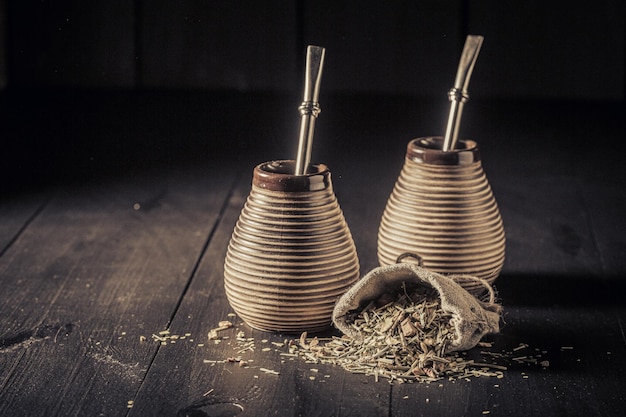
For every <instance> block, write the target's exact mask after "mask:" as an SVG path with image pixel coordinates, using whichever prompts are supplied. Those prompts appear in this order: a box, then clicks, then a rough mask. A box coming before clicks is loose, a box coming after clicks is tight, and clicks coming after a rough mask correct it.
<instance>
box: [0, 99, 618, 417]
mask: <svg viewBox="0 0 626 417" xmlns="http://www.w3.org/2000/svg"><path fill="white" fill-rule="evenodd" d="M298 104H299V103H298V100H297V97H296V96H295V95H294V97H290V96H272V95H269V94H244V93H216V94H208V93H206V94H205V93H202V94H198V93H191V92H178V93H142V94H139V93H132V94H131V93H124V92H108V93H107V92H87V93H86V92H63V91H53V92H47V93H42V94H35V93H32V92H30V93H24V94H5V95H4V96H3V97H2V110H3V116H2V119H1V120H0V121H1V122H2V126H3V127H2V129H3V132H2V148H3V155H2V170H1V171H0V173H1V174H2V176H3V180H2V182H0V184H1V186H2V187H3V190H2V194H1V200H0V288H1V289H0V415H3V416H4V415H6V416H36V415H42V416H56V415H58V416H70V415H76V416H110V415H111V416H119V415H130V416H135V415H140V416H143V415H171V416H231V415H239V416H269V415H277V416H352V415H353V416H360V417H362V416H409V415H410V416H438V415H455V416H482V415H490V416H513V415H515V416H518V415H525V416H538V415H541V416H557V415H559V416H562V415H570V416H573V415H580V416H623V415H625V413H626V394H625V392H626V390H625V388H626V378H625V377H624V371H625V370H626V339H625V332H624V326H625V323H626V302H624V297H625V296H626V292H625V289H626V281H625V280H624V273H625V272H626V262H625V261H624V253H625V252H626V235H625V232H626V220H625V216H624V213H625V212H626V191H625V188H624V179H625V178H626V176H625V174H624V169H623V157H622V154H621V153H620V151H618V150H617V147H618V144H619V143H620V142H621V141H623V140H624V138H626V135H625V133H626V132H625V128H624V125H623V124H622V123H621V119H622V118H623V114H625V113H624V104H623V103H568V102H548V103H546V102H541V103H537V102H532V101H529V102H521V103H520V102H517V103H514V102H506V101H488V100H477V101H476V102H471V105H468V107H467V110H466V113H465V116H464V117H465V119H464V124H463V128H462V136H465V135H467V136H469V137H472V138H473V139H475V140H477V141H478V142H479V145H480V146H481V149H482V155H483V161H484V167H485V171H486V173H487V177H488V178H489V180H490V183H491V185H492V188H493V191H494V194H495V197H496V199H497V201H498V203H499V206H500V210H501V212H502V216H503V220H504V224H505V229H506V232H507V258H506V262H505V266H504V270H503V271H502V274H501V276H500V277H499V278H498V280H497V281H496V288H497V291H498V295H499V300H500V302H501V303H502V305H503V307H504V316H503V323H502V330H501V333H500V334H498V335H493V336H488V340H489V341H490V342H493V346H492V348H490V349H489V350H490V351H492V352H498V353H503V354H504V357H503V359H502V364H503V365H505V366H506V367H507V370H506V371H504V373H503V377H502V378H495V377H480V378H471V379H467V380H466V379H459V380H452V381H450V380H447V379H446V380H441V381H437V382H432V383H429V384H426V383H415V384H397V383H394V384H390V383H388V382H387V381H386V380H382V379H381V380H379V381H376V380H375V378H374V377H371V376H365V375H359V374H352V373H348V372H346V371H344V370H343V369H341V368H339V367H336V366H332V365H326V364H314V363H308V362H306V361H305V360H303V359H301V358H294V357H291V356H288V355H285V353H287V352H288V349H287V348H286V347H285V346H281V344H282V343H283V342H284V341H285V340H290V339H294V338H296V337H297V335H285V334H275V333H263V332H260V331H256V330H252V329H250V328H249V327H247V326H246V325H245V324H243V323H241V320H239V319H238V318H236V317H233V316H232V313H233V311H232V310H231V308H230V307H229V305H228V302H227V300H226V297H225V294H224V286H223V260H224V256H225V252H226V247H227V244H228V241H229V239H230V235H231V233H232V230H233V227H234V225H235V222H236V221H237V218H238V216H239V212H240V210H241V208H242V205H243V203H244V201H245V198H246V196H247V195H248V193H249V191H250V181H251V176H252V168H253V166H254V165H255V164H256V163H260V162H264V161H267V160H271V159H282V158H290V157H293V155H294V150H295V140H296V132H297V123H298V119H297V117H298V114H297V106H298ZM446 112H447V103H446V102H445V97H444V100H442V101H437V100H418V99H412V98H409V97H375V96H356V97H355V96H336V97H322V114H321V115H320V118H319V120H318V123H317V128H316V139H315V142H314V155H313V159H314V160H316V161H320V162H325V163H327V164H328V165H329V166H330V168H331V171H332V172H333V185H334V188H335V192H336V194H337V198H338V199H339V203H340V205H341V207H342V209H343V211H344V215H345V217H346V219H347V222H348V225H349V227H350V229H351V231H352V234H353V237H354V240H355V243H356V246H357V251H358V254H359V259H360V263H361V273H362V274H364V273H365V272H367V271H369V270H371V269H372V268H374V267H376V266H377V261H376V234H377V229H378V223H379V221H380V216H381V214H382V210H383V208H384V205H385V202H386V199H387V197H388V195H389V193H390V192H391V189H392V187H393V183H394V181H395V178H396V177H397V175H398V174H399V170H400V168H401V167H402V163H403V158H404V151H405V146H406V143H407V142H408V141H409V140H410V139H412V138H413V137H417V136H427V135H432V134H438V133H439V132H440V131H441V129H442V128H443V123H444V122H445V113H446ZM221 320H231V321H233V322H234V324H235V326H234V327H233V328H232V329H229V330H226V331H223V332H221V333H220V335H221V336H227V338H224V339H222V340H221V341H220V342H219V343H217V342H215V341H214V340H208V338H207V333H208V332H209V330H211V329H212V328H214V327H216V326H217V323H218V322H219V321H221ZM165 332H169V333H165ZM239 332H242V333H240V334H239V336H240V337H243V338H245V339H246V342H247V343H248V345H247V347H242V342H241V341H239V342H238V341H237V340H236V339H237V334H238V333H239ZM329 333H330V334H336V332H335V333H333V331H330V332H329ZM155 336H158V337H155ZM248 339H249V340H248ZM481 350H484V349H482V348H477V349H476V350H475V351H474V352H470V353H469V354H470V355H471V354H473V355H481V353H480V351H481ZM236 356H241V357H242V358H243V359H244V360H246V361H248V363H249V366H247V367H242V366H239V365H238V364H237V363H233V362H229V361H228V360H227V359H228V358H231V357H236ZM522 357H526V358H527V359H530V360H524V359H520V358H522ZM546 361H547V362H546ZM263 369H268V370H272V371H276V373H278V374H275V373H268V372H264V371H263Z"/></svg>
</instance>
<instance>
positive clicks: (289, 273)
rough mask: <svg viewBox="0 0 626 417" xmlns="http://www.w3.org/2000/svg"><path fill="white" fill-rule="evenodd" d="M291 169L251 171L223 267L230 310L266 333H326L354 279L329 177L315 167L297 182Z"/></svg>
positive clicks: (353, 261)
mask: <svg viewBox="0 0 626 417" xmlns="http://www.w3.org/2000/svg"><path fill="white" fill-rule="evenodd" d="M294 166H295V165H294V161H272V162H267V163H264V164H260V165H258V166H257V167H255V169H254V174H253V181H252V190H251V192H250V194H249V196H248V198H247V201H246V203H245V206H244V208H243V209H242V211H241V214H240V217H239V220H238V222H237V224H236V226H235V229H234V231H233V234H232V237H231V240H230V243H229V246H228V250H227V254H226V260H225V263H224V284H225V290H226V296H227V298H228V301H229V303H230V305H231V307H232V308H233V309H234V310H235V312H236V313H237V314H238V315H239V317H241V318H242V319H243V320H244V321H245V322H246V323H247V324H248V325H249V326H251V327H253V328H256V329H260V330H264V331H278V332H286V333H295V332H302V331H309V332H316V331H321V330H324V329H326V328H328V327H329V326H330V323H331V314H332V310H333V307H334V305H335V302H336V300H337V299H338V298H339V297H340V296H341V295H342V294H343V293H344V292H345V291H346V290H347V288H348V287H350V286H351V285H352V284H353V283H354V282H355V281H356V280H357V279H358V278H359V261H358V257H357V252H356V248H355V245H354V241H353V240H352V235H351V233H350V230H349V229H348V226H347V224H346V222H345V219H344V216H343V212H342V211H341V209H340V207H339V204H338V202H337V199H336V197H335V194H334V192H333V188H332V184H331V178H330V171H329V170H328V168H327V167H326V166H325V165H322V164H320V165H312V168H311V170H310V171H309V172H310V173H307V174H305V175H299V176H296V175H293V174H292V173H293V172H294ZM311 171H312V172H311Z"/></svg>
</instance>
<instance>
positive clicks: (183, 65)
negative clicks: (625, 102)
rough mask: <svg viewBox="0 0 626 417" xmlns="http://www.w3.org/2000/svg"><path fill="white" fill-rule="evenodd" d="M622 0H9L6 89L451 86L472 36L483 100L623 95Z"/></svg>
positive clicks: (3, 67)
mask: <svg viewBox="0 0 626 417" xmlns="http://www.w3.org/2000/svg"><path fill="white" fill-rule="evenodd" d="M625 26H626V13H625V6H624V2H623V1H622V0H598V1H594V2H571V1H568V0H552V1H543V0H527V1H523V2H502V1H498V0H482V1H470V0H422V1H411V0H395V1H391V2H379V1H357V0H347V1H340V2H338V1H333V0H317V1H314V2H307V1H303V0H296V1H280V0H261V1H245V0H244V1H231V0H216V1H205V0H185V1H175V2H174V1H166V0H150V1H148V0H134V1H131V0H106V1H105V0H96V1H89V2H85V1H78V0H57V1H41V0H20V1H11V0H0V29H2V30H0V85H1V86H3V87H4V88H18V89H21V88H37V87H58V88H100V89H103V88H106V89H138V88H143V89H203V90H207V89H209V90H215V89H229V90H237V91H287V92H292V91H294V90H299V88H300V87H299V86H300V79H301V77H300V73H301V72H300V69H301V66H302V61H303V54H304V48H305V46H306V45H307V44H319V45H322V46H325V47H326V48H327V67H326V71H325V74H324V81H323V91H324V92H338V91H340V92H377V93H383V94H401V95H412V96H440V95H441V94H444V95H445V92H446V91H447V89H448V88H450V86H451V83H452V80H453V76H454V72H455V70H456V64H457V61H458V56H459V54H460V50H461V48H462V44H463V41H464V38H465V35H466V34H468V33H472V34H482V35H484V36H485V43H484V45H483V50H482V52H481V55H480V59H479V62H478V64H477V66H476V71H475V77H474V79H473V81H472V84H471V91H470V93H471V94H472V96H475V97H494V98H495V97H506V98H542V99H554V98H556V99H583V100H622V99H624V90H625V88H624V75H625V67H624V61H625V60H624V56H625V55H624V53H625Z"/></svg>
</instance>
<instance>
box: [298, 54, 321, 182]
mask: <svg viewBox="0 0 626 417" xmlns="http://www.w3.org/2000/svg"><path fill="white" fill-rule="evenodd" d="M324 53H325V49H324V48H322V47H321V46H314V45H309V46H308V47H307V53H306V67H305V75H304V76H305V79H304V97H303V99H302V104H301V105H300V107H299V108H298V110H300V135H299V140H298V153H297V156H296V168H295V175H305V174H306V173H307V169H308V167H309V164H310V163H311V149H312V146H313V131H314V129H315V119H317V116H318V115H319V114H320V112H321V111H322V109H321V108H320V105H319V103H318V98H319V93H320V84H321V81H322V68H323V67H324Z"/></svg>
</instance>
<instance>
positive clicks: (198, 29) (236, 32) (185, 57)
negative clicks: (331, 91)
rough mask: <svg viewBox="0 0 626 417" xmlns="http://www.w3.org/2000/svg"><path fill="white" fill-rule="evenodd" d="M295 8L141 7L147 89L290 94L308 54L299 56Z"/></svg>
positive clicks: (220, 5)
mask: <svg viewBox="0 0 626 417" xmlns="http://www.w3.org/2000/svg"><path fill="white" fill-rule="evenodd" d="M294 7H295V6H294V4H293V3H292V2H279V1H264V2H254V3H247V4H246V5H245V6H244V5H242V4H240V3H236V2H235V3H234V2H224V1H220V2H210V3H207V2H205V1H186V2H183V3H181V4H176V5H173V4H171V2H168V1H150V2H143V3H142V7H141V14H142V22H143V23H142V31H141V39H140V42H141V51H142V53H143V56H142V64H141V70H142V73H141V79H142V82H143V85H144V86H146V87H151V88H212V89H218V90H219V89H232V90H238V91H246V90H256V91H290V90H291V89H292V88H294V86H295V76H296V74H295V68H296V65H297V60H300V59H304V53H305V52H304V49H303V50H302V52H301V55H300V54H298V55H297V56H296V55H295V51H296V48H295V42H296V36H295V31H296V22H295V9H294ZM298 79H299V78H298Z"/></svg>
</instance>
